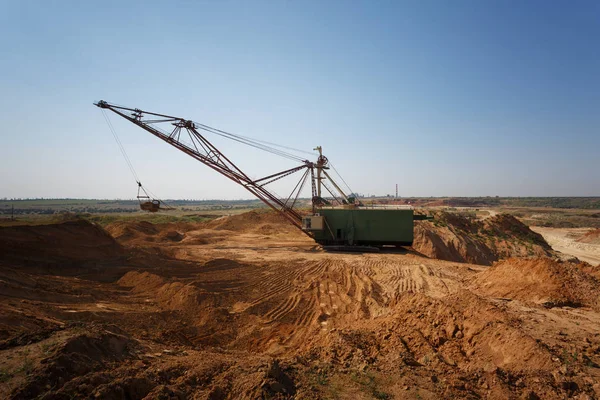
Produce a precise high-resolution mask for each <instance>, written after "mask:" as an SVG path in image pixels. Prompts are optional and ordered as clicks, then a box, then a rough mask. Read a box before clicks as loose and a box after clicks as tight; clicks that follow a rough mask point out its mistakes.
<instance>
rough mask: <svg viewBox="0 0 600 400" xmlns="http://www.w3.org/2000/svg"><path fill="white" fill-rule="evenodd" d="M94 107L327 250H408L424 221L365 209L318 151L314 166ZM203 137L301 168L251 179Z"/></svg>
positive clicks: (170, 120) (106, 106) (190, 128)
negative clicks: (282, 192) (284, 184)
mask: <svg viewBox="0 0 600 400" xmlns="http://www.w3.org/2000/svg"><path fill="white" fill-rule="evenodd" d="M94 105H96V106H98V107H100V108H101V109H102V111H103V112H104V110H109V111H112V112H114V113H115V114H117V115H119V116H120V117H122V118H124V119H126V120H127V121H129V122H131V123H133V124H135V125H137V126H139V127H140V128H142V129H144V130H145V131H147V132H149V133H151V134H152V135H154V136H156V137H157V138H159V139H161V140H163V141H165V142H166V143H168V144H170V145H171V146H173V147H175V148H177V149H179V150H181V151H182V152H184V153H186V154H187V155H189V156H190V157H193V158H195V159H196V160H198V161H200V162H201V163H203V164H205V165H206V166H208V167H210V168H212V169H213V170H215V171H217V172H218V173H220V174H221V175H223V176H225V177H227V178H229V179H231V180H232V181H234V182H235V183H237V184H239V185H241V186H242V187H244V188H245V189H246V190H248V191H249V192H250V193H252V194H253V195H254V196H256V197H257V198H259V199H260V200H261V201H263V202H264V203H265V204H266V205H268V206H269V207H270V208H272V209H273V210H275V211H277V212H278V213H280V214H281V215H282V216H283V217H285V218H286V219H287V220H288V221H289V222H290V223H291V224H293V225H294V226H296V227H297V228H298V229H300V230H301V231H302V232H304V233H305V234H306V235H308V236H310V237H311V238H313V239H314V240H315V242H317V243H319V244H321V245H323V246H324V247H325V248H329V249H332V250H336V249H340V250H352V249H355V250H369V249H377V248H379V247H381V246H389V245H392V246H410V245H412V242H413V221H414V220H416V219H424V218H425V217H424V216H421V215H415V214H414V212H413V209H412V208H410V207H406V206H382V205H380V206H375V205H369V206H365V205H363V204H362V203H361V202H360V201H359V200H358V199H357V198H355V197H354V195H347V194H346V193H345V192H344V190H342V188H341V187H340V185H338V184H337V183H336V181H335V180H334V179H333V178H332V173H330V172H331V170H330V167H331V164H330V162H329V160H328V159H327V157H325V156H324V155H323V153H322V148H321V147H320V146H319V147H317V148H316V149H315V150H316V151H318V158H317V160H316V162H313V161H309V160H306V159H304V158H303V157H300V156H298V155H296V154H293V153H291V152H290V151H288V150H293V149H291V148H288V147H285V146H278V145H274V144H273V143H269V142H265V141H260V140H255V139H251V138H249V137H246V136H241V135H237V134H233V133H230V132H226V131H223V130H220V129H216V128H212V127H210V126H208V125H204V124H201V123H198V122H194V121H191V120H189V119H185V118H180V117H174V116H170V115H165V114H158V113H153V112H148V111H143V110H141V109H138V108H128V107H123V106H118V105H115V104H111V103H108V102H106V101H103V100H101V101H99V102H97V103H94ZM201 132H202V133H201ZM207 133H210V134H214V135H217V136H220V137H224V138H227V139H230V140H233V141H236V142H239V143H243V144H245V145H248V146H252V147H254V148H257V149H260V150H263V151H267V152H270V153H273V154H276V155H279V156H282V157H285V158H288V159H291V160H293V161H295V162H297V163H299V164H300V165H298V166H296V167H293V168H290V169H286V170H284V171H280V172H276V173H274V174H270V175H267V176H264V177H262V178H259V179H252V178H250V177H249V176H248V175H246V173H244V171H242V170H241V169H240V168H238V167H237V166H236V165H235V164H234V163H233V162H232V161H231V160H230V159H229V158H227V156H225V154H223V153H222V152H221V151H220V150H219V149H218V148H216V147H215V146H214V145H213V144H212V143H211V142H210V141H209V140H208V139H207V138H206V137H205V135H206V134H207ZM334 170H335V168H334ZM294 174H299V175H300V179H299V180H298V181H297V183H296V184H295V186H294V188H293V189H292V191H291V193H290V194H289V196H288V197H287V198H285V199H282V198H280V197H279V196H278V195H276V194H275V193H274V192H273V191H272V190H270V189H269V188H268V185H269V184H271V183H273V182H275V181H278V180H280V179H283V178H287V177H289V176H291V175H294ZM296 176H298V175H296ZM309 180H310V185H311V190H312V197H311V203H312V212H303V213H301V212H300V211H299V210H298V208H299V206H300V205H301V204H302V201H301V200H300V193H301V192H302V190H303V189H304V187H305V186H306V183H307V181H309ZM342 181H343V179H342ZM138 184H139V182H138ZM140 186H141V184H140ZM325 192H326V193H325ZM138 194H139V193H138ZM299 200H300V201H299ZM146 207H147V209H148V210H149V211H156V210H157V208H158V207H159V205H158V204H157V203H156V202H155V203H154V205H152V206H150V205H146ZM150 208H152V210H150Z"/></svg>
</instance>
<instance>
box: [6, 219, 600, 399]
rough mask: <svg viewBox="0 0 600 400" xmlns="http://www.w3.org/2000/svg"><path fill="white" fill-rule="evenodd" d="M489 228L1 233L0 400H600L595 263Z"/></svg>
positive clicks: (232, 224)
mask: <svg viewBox="0 0 600 400" xmlns="http://www.w3.org/2000/svg"><path fill="white" fill-rule="evenodd" d="M493 218H496V220H492V221H487V220H486V221H484V222H471V223H470V224H471V225H465V224H466V223H467V222H465V221H461V220H457V221H450V220H449V219H446V222H444V223H443V224H441V225H443V226H441V225H440V226H436V225H434V224H433V223H431V222H429V223H426V224H425V225H423V226H421V227H419V229H420V231H419V232H420V233H419V235H420V236H419V239H418V241H417V242H416V243H415V248H414V249H404V250H394V251H389V252H383V253H369V254H358V253H327V252H324V251H322V250H321V249H320V248H319V247H318V246H317V245H315V243H314V242H312V241H311V240H310V239H309V238H308V237H306V236H304V235H303V234H302V233H301V232H297V231H295V230H294V228H293V227H292V228H291V227H290V226H289V225H288V224H286V223H285V221H282V220H281V219H279V218H278V217H277V216H276V215H273V214H270V213H266V214H265V213H256V212H253V213H248V214H243V215H239V216H233V217H228V218H222V219H219V220H214V221H211V222H209V223H204V224H163V225H152V224H149V223H135V222H129V223H115V224H112V225H109V226H108V227H106V229H102V228H100V227H99V226H96V225H93V224H91V223H88V222H85V221H75V222H67V223H62V224H55V225H41V226H20V227H9V228H1V229H0V288H1V290H0V353H1V357H0V383H1V384H0V398H12V399H27V398H37V397H39V398H44V399H71V398H100V399H102V398H105V399H113V398H122V399H143V398H147V399H154V398H164V399H187V398H195V399H239V398H248V399H254V398H265V399H266V398H280V399H281V398H298V399H319V398H330V399H334V398H340V399H391V398H399V399H403V398H413V399H439V398H444V399H451V398H456V399H463V398H472V399H477V398H491V399H510V398H515V399H538V398H541V399H564V398H579V399H590V398H592V399H595V398H599V397H600V383H599V382H600V379H599V378H600V313H599V311H600V308H599V302H598V289H599V288H600V283H599V281H598V271H597V268H596V267H593V266H591V265H589V264H586V263H580V262H576V261H575V260H573V262H566V261H560V260H557V258H556V254H555V253H553V251H552V250H551V248H550V247H549V246H548V245H547V243H545V241H543V239H540V238H541V236H539V235H535V234H533V235H532V234H531V233H530V231H529V230H528V229H526V227H524V226H522V225H518V224H517V223H516V222H515V221H513V220H512V219H507V218H506V217H503V216H501V215H499V216H494V217H493ZM490 219H491V218H490ZM517 222H518V221H517ZM494 235H496V236H497V239H495V238H494ZM431 238H433V241H432V239H431ZM438 239H439V240H438ZM483 245H485V248H486V249H487V250H485V249H484V248H483V247H482V246H483ZM439 246H443V249H440V248H439ZM473 249H475V250H473ZM428 251H429V253H428ZM425 253H428V254H425ZM459 256H460V257H462V258H460V259H459ZM435 257H437V258H435ZM439 258H448V259H450V260H441V259H439ZM469 262H470V263H469ZM490 265H491V266H490Z"/></svg>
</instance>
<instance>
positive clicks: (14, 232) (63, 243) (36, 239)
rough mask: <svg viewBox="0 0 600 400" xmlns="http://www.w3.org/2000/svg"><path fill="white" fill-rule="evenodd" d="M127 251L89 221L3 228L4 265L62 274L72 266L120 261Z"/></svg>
mask: <svg viewBox="0 0 600 400" xmlns="http://www.w3.org/2000/svg"><path fill="white" fill-rule="evenodd" d="M123 255H124V251H123V248H122V247H121V246H120V245H119V244H118V243H117V242H116V241H115V240H114V239H113V238H112V236H110V234H108V233H107V232H106V231H105V230H104V229H102V228H101V227H100V226H98V225H96V224H93V223H91V222H88V221H85V220H78V221H69V222H63V223H60V224H51V225H35V226H13V227H0V262H5V263H7V264H12V265H20V266H29V267H33V268H44V269H46V270H48V268H50V269H51V272H53V273H56V274H60V273H61V271H62V272H64V270H66V269H69V268H71V267H84V266H96V265H97V263H98V262H107V261H116V260H118V259H119V258H120V257H122V256H123Z"/></svg>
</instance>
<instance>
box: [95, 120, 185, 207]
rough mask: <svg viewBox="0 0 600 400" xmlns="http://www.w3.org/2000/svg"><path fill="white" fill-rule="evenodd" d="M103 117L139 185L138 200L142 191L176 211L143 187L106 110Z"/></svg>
mask: <svg viewBox="0 0 600 400" xmlns="http://www.w3.org/2000/svg"><path fill="white" fill-rule="evenodd" d="M102 115H103V116H104V119H105V120H106V123H107V124H108V127H109V128H110V132H111V133H112V135H113V138H114V139H115V142H117V146H118V147H119V150H121V154H123V158H125V161H126V162H127V166H128V167H129V170H130V171H131V174H132V175H133V178H134V179H135V181H136V183H137V184H138V198H139V192H140V189H141V190H142V191H143V192H144V193H146V196H148V194H150V196H152V198H153V199H156V200H158V201H160V202H161V203H164V204H166V205H167V206H168V207H169V208H170V209H173V210H174V209H175V208H174V207H172V206H170V205H169V204H168V203H167V202H165V201H164V200H161V199H159V198H158V197H157V196H156V195H155V194H154V193H152V192H151V191H150V189H148V188H146V187H144V186H142V183H141V182H140V178H139V177H138V174H137V173H136V171H135V168H134V167H133V164H132V162H131V159H130V158H129V156H128V155H127V152H126V151H125V147H124V146H123V143H122V142H121V139H119V135H117V132H116V130H115V128H114V126H113V124H112V123H111V121H110V118H109V117H108V115H106V112H105V111H104V109H102ZM150 196H148V197H150Z"/></svg>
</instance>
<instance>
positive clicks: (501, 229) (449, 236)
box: [413, 212, 552, 265]
mask: <svg viewBox="0 0 600 400" xmlns="http://www.w3.org/2000/svg"><path fill="white" fill-rule="evenodd" d="M434 217H435V219H434V220H433V221H417V222H416V223H415V240H414V244H413V248H414V249H415V250H416V251H418V252H419V253H421V254H423V255H426V256H428V257H431V258H437V259H441V260H448V261H457V262H469V263H474V264H480V265H491V264H492V263H493V262H494V261H497V260H499V259H502V258H507V257H540V256H551V255H552V249H551V247H550V246H549V245H548V243H546V241H545V240H544V238H543V237H542V236H541V235H540V234H538V233H535V232H533V231H532V230H531V229H529V228H528V227H527V226H526V225H524V224H523V223H521V222H520V221H519V220H517V219H516V218H515V217H513V216H511V215H508V214H500V215H496V216H494V217H491V218H487V219H485V220H483V221H481V220H476V219H470V218H467V217H465V216H461V215H458V214H453V213H447V212H439V213H435V215H434Z"/></svg>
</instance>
